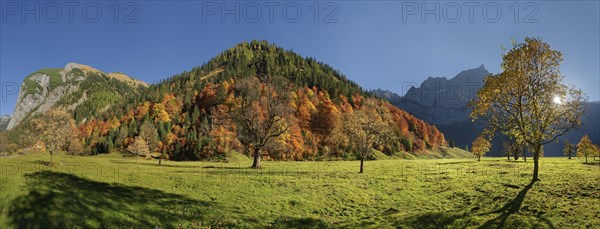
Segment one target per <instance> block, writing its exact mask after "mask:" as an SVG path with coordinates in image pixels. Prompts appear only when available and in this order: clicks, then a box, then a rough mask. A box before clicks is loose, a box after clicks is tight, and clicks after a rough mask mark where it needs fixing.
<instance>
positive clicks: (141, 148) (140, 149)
mask: <svg viewBox="0 0 600 229" xmlns="http://www.w3.org/2000/svg"><path fill="white" fill-rule="evenodd" d="M127 151H129V152H130V153H131V154H133V155H136V156H144V155H148V154H149V153H150V149H148V144H147V143H146V140H144V139H143V138H141V137H136V138H135V140H134V141H133V143H132V144H131V145H129V147H127Z"/></svg>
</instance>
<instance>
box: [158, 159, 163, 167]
mask: <svg viewBox="0 0 600 229" xmlns="http://www.w3.org/2000/svg"><path fill="white" fill-rule="evenodd" d="M161 164H162V158H160V159H158V165H159V166H160V165H161Z"/></svg>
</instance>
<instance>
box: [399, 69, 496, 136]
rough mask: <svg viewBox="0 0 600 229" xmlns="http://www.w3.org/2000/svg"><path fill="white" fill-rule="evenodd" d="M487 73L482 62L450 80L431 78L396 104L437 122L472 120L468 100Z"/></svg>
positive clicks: (414, 88)
mask: <svg viewBox="0 0 600 229" xmlns="http://www.w3.org/2000/svg"><path fill="white" fill-rule="evenodd" d="M488 74H490V72H488V71H487V70H486V69H485V67H484V66H483V65H481V66H479V67H478V68H474V69H469V70H465V71H462V72H460V73H459V74H458V75H456V76H455V77H453V78H450V79H447V78H446V77H429V78H427V79H426V80H425V81H423V83H421V85H420V86H419V87H411V88H410V89H409V90H408V91H407V93H406V95H404V96H403V97H402V99H401V100H400V101H399V102H396V103H395V104H396V105H397V106H398V107H400V108H402V109H404V110H407V111H409V112H411V113H412V114H413V115H415V116H417V117H420V118H422V119H423V120H425V121H427V122H430V123H434V124H436V125H440V124H452V123H459V122H464V121H467V120H469V113H470V110H469V109H468V108H467V103H468V102H469V101H470V100H471V99H473V98H474V97H475V96H476V92H477V91H478V90H479V89H480V88H481V87H483V78H484V77H485V76H486V75H488Z"/></svg>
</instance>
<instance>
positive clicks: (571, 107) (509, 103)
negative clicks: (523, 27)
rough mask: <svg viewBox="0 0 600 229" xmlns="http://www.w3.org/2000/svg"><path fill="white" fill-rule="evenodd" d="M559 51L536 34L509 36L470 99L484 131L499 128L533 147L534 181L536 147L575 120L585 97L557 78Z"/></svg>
mask: <svg viewBox="0 0 600 229" xmlns="http://www.w3.org/2000/svg"><path fill="white" fill-rule="evenodd" d="M562 61H563V57H562V54H561V52H559V51H556V50H553V49H552V48H551V47H550V45H548V44H547V43H545V42H544V41H542V40H541V39H540V38H525V41H524V42H522V43H517V42H514V41H513V47H512V48H511V49H510V50H509V51H508V52H507V53H505V54H503V56H502V70H503V71H502V72H501V73H499V74H496V75H489V76H487V77H486V78H485V80H484V85H483V87H482V88H481V89H480V90H479V91H478V92H477V98H476V100H474V101H472V102H471V105H472V107H473V111H472V113H471V117H472V118H473V120H476V119H478V118H482V119H485V120H486V121H487V122H488V123H489V128H488V129H487V132H488V133H491V134H493V133H495V132H496V131H500V132H502V133H504V134H505V135H507V136H509V137H512V138H514V139H515V140H516V141H517V142H518V143H523V144H526V145H528V146H529V148H531V149H532V151H533V161H534V168H533V179H532V180H533V181H536V180H539V178H538V171H539V158H540V156H542V152H543V151H542V147H543V145H545V144H548V143H551V142H553V141H555V140H556V139H557V138H558V137H559V136H561V135H563V134H565V133H566V132H567V131H569V130H571V129H573V128H575V127H577V126H580V125H581V116H582V115H583V114H584V113H585V102H586V101H587V97H586V96H584V95H583V93H582V91H581V90H579V89H575V88H574V87H572V86H571V87H569V86H567V85H565V84H564V83H563V79H564V76H562V75H561V73H560V70H559V67H560V64H561V63H562Z"/></svg>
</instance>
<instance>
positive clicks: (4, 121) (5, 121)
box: [0, 115, 11, 131]
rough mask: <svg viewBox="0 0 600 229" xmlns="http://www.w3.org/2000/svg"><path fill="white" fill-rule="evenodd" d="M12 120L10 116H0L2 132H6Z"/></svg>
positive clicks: (0, 129)
mask: <svg viewBox="0 0 600 229" xmlns="http://www.w3.org/2000/svg"><path fill="white" fill-rule="evenodd" d="M10 119H11V116H10V115H2V116H0V131H4V130H6V126H8V123H9V122H10Z"/></svg>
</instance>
